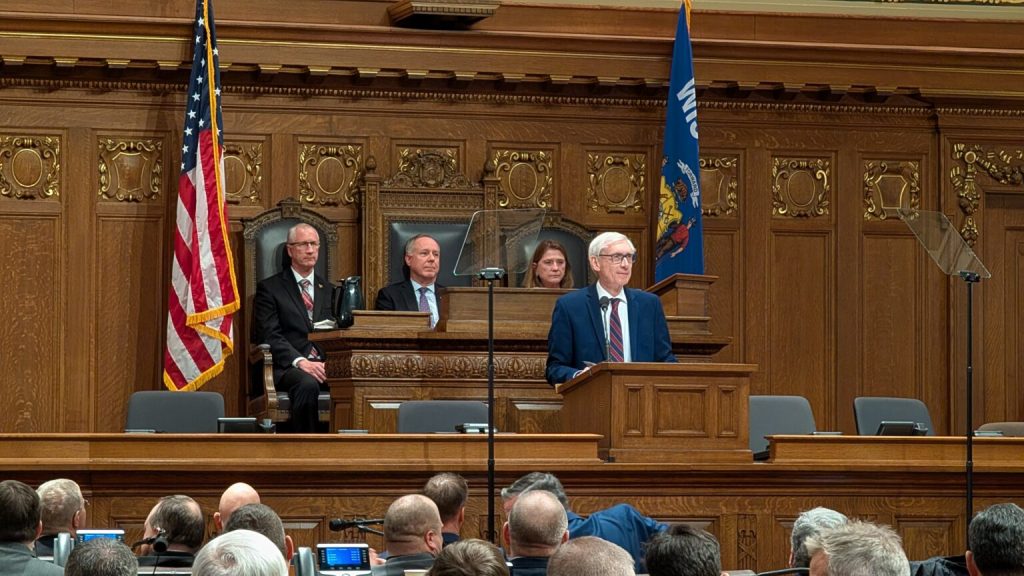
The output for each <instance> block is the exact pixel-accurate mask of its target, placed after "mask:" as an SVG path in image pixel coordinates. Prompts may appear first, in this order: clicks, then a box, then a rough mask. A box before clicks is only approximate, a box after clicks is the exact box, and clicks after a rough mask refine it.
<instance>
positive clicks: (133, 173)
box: [97, 136, 185, 202]
mask: <svg viewBox="0 0 1024 576" xmlns="http://www.w3.org/2000/svg"><path fill="white" fill-rule="evenodd" d="M97 147H98V149H99V159H98V164H97V173H98V175H99V195H100V198H101V199H103V200H112V201H117V202H143V201H145V202H157V201H160V200H161V198H160V195H161V194H162V193H163V187H164V180H163V178H164V173H163V171H164V139H163V138H160V137H148V138H147V137H143V138H129V137H123V136H101V137H100V138H99V142H98V144H97ZM182 153H185V151H182Z"/></svg>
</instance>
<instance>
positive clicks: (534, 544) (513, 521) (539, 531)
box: [503, 490, 569, 558]
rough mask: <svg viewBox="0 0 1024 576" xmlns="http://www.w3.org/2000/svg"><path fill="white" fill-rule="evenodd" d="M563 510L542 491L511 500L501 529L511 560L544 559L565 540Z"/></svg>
mask: <svg viewBox="0 0 1024 576" xmlns="http://www.w3.org/2000/svg"><path fill="white" fill-rule="evenodd" d="M568 527H569V519H568V518H567V517H566V515H565V507H563V506H562V503H561V502H559V501H558V499H557V498H555V495H554V494H552V493H551V492H548V491H546V490H530V491H528V492H523V493H522V494H520V495H519V496H518V497H516V499H515V504H513V505H512V511H511V512H509V515H508V522H506V523H505V526H504V530H503V532H504V538H505V545H506V546H508V550H509V555H510V556H511V557H513V558H518V557H522V556H527V557H531V558H537V557H547V556H551V555H552V554H554V553H555V550H556V549H557V548H558V546H559V545H561V544H562V543H564V542H565V541H566V540H568V539H569V528H568Z"/></svg>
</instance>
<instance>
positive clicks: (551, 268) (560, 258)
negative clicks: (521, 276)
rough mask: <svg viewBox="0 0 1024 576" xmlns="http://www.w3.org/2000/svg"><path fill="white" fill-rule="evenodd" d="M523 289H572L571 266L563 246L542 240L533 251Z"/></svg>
mask: <svg viewBox="0 0 1024 576" xmlns="http://www.w3.org/2000/svg"><path fill="white" fill-rule="evenodd" d="M523 286H524V287H525V288H572V266H570V265H569V257H568V254H567V253H566V251H565V246H562V245H561V244H560V243H558V242H556V241H554V240H542V241H541V243H540V244H538V245H537V249H536V250H534V251H533V259H532V260H531V262H530V271H529V272H527V274H526V281H525V282H524V283H523Z"/></svg>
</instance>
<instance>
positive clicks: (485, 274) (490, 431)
mask: <svg viewBox="0 0 1024 576" xmlns="http://www.w3.org/2000/svg"><path fill="white" fill-rule="evenodd" d="M477 277H479V278H480V279H481V280H485V281H486V282H487V540H488V541H489V542H492V543H496V542H495V538H496V536H497V535H496V533H495V530H494V282H495V281H496V280H501V279H502V278H504V277H505V270H503V269H501V268H484V269H483V270H481V271H480V273H479V274H478V275H477Z"/></svg>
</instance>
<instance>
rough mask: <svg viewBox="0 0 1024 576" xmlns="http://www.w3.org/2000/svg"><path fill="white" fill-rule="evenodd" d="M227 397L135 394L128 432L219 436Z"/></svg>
mask: <svg viewBox="0 0 1024 576" xmlns="http://www.w3.org/2000/svg"><path fill="white" fill-rule="evenodd" d="M223 417H224V397H223V396H221V395H220V394H218V393H216V392H171V391H170V390H149V391H144V392H135V393H134V394H132V397H131V398H130V399H129V400H128V419H127V422H126V423H125V429H126V430H156V431H157V432H178V433H191V432H194V433H216V432H217V419H218V418H223Z"/></svg>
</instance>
